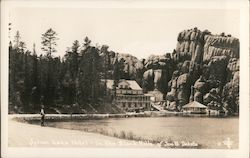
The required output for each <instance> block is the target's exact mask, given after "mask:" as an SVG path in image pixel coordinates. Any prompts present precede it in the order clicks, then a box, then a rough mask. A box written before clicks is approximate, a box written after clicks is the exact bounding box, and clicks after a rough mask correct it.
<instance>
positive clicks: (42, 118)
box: [40, 105, 45, 126]
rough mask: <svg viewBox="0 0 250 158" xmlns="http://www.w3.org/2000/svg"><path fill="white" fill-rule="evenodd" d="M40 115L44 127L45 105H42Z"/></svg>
mask: <svg viewBox="0 0 250 158" xmlns="http://www.w3.org/2000/svg"><path fill="white" fill-rule="evenodd" d="M40 114H41V126H44V119H45V112H44V106H43V105H42V108H41V111H40Z"/></svg>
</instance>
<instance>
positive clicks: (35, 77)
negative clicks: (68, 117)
mask: <svg viewBox="0 0 250 158" xmlns="http://www.w3.org/2000/svg"><path fill="white" fill-rule="evenodd" d="M20 39H21V37H20V34H19V32H17V33H16V35H15V40H14V41H13V42H10V45H9V112H10V113H37V111H39V109H40V107H41V104H43V105H45V108H46V110H47V112H57V111H56V109H61V108H65V107H67V106H70V108H68V109H72V107H71V106H74V108H78V111H79V109H83V108H85V109H86V108H93V107H92V106H98V104H99V103H100V102H103V100H104V99H105V96H106V88H105V87H106V86H105V82H104V83H103V82H101V79H103V78H109V79H114V80H115V81H117V80H119V79H120V78H121V76H123V75H126V74H123V64H122V62H123V61H122V60H119V61H118V60H115V61H114V62H113V63H111V60H110V56H111V55H112V54H114V52H112V51H109V50H108V46H106V45H103V46H101V47H98V46H92V44H91V40H90V39H89V38H88V37H85V38H84V41H83V42H82V44H81V43H80V42H79V41H77V40H76V41H74V42H73V44H72V46H71V47H70V48H69V49H68V50H67V51H66V54H65V55H64V57H62V58H61V57H54V56H53V53H55V52H56V41H57V40H58V38H57V34H56V32H55V31H53V30H52V29H49V30H48V31H47V32H46V33H45V34H43V35H42V41H41V43H42V48H41V49H42V50H43V52H44V53H42V55H40V56H38V55H37V51H36V48H35V44H34V45H33V51H30V50H27V49H26V47H25V43H24V42H23V41H21V40H20ZM105 101H108V99H105ZM85 106H86V107H85ZM93 109H94V108H93ZM79 112H80V111H79ZM83 112H84V111H83Z"/></svg>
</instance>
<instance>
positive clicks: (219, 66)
mask: <svg viewBox="0 0 250 158" xmlns="http://www.w3.org/2000/svg"><path fill="white" fill-rule="evenodd" d="M227 63H228V57H227V56H214V57H212V58H211V60H210V61H209V63H208V69H209V79H211V80H218V81H220V82H221V83H222V84H223V83H225V81H226V74H227V72H226V68H227Z"/></svg>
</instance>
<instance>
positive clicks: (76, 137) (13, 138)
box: [8, 118, 156, 148]
mask: <svg viewBox="0 0 250 158" xmlns="http://www.w3.org/2000/svg"><path fill="white" fill-rule="evenodd" d="M8 123H9V125H8V126H9V136H8V141H9V142H8V145H9V147H151V148H152V147H156V146H155V145H152V144H146V143H142V142H137V141H129V140H123V139H118V138H113V137H109V136H103V135H100V134H95V133H87V132H82V131H76V130H67V129H57V128H52V127H41V126H38V125H31V124H27V123H20V122H16V121H14V120H12V119H11V118H9V122H8Z"/></svg>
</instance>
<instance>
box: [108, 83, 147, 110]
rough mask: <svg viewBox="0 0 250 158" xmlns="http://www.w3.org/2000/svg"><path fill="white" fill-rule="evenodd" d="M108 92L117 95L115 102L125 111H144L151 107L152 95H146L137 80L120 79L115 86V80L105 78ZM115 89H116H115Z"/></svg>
mask: <svg viewBox="0 0 250 158" xmlns="http://www.w3.org/2000/svg"><path fill="white" fill-rule="evenodd" d="M105 81H106V87H107V92H108V94H110V95H112V96H114V93H115V92H116V97H114V98H113V102H114V103H115V104H116V105H117V106H118V107H120V108H122V109H123V110H124V111H142V110H149V109H150V96H147V95H144V94H143V90H142V88H141V87H140V86H139V85H138V83H137V82H136V81H135V80H124V79H122V80H119V82H118V84H117V87H116V88H114V80H105ZM114 90H115V91H114Z"/></svg>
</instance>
